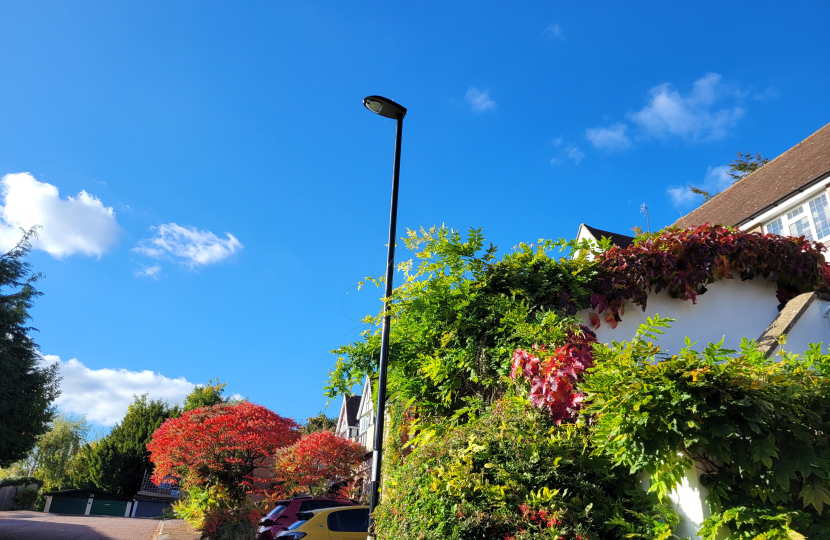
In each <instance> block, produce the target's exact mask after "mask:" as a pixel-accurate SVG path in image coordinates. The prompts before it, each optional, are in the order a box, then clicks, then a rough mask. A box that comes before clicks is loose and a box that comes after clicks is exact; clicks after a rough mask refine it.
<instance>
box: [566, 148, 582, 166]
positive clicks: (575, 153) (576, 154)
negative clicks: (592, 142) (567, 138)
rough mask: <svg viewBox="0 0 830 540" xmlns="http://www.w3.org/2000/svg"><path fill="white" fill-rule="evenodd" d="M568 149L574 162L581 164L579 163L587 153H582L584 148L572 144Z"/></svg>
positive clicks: (569, 155)
mask: <svg viewBox="0 0 830 540" xmlns="http://www.w3.org/2000/svg"><path fill="white" fill-rule="evenodd" d="M567 151H568V158H570V159H572V160H574V163H576V164H577V165H579V163H580V162H581V161H582V158H584V157H585V154H583V153H582V150H580V149H579V148H577V147H576V146H571V147H570V148H568V150H567Z"/></svg>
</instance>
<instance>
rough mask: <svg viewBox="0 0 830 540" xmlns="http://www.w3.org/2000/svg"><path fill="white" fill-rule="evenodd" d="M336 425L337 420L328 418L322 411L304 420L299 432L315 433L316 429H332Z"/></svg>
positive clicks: (305, 433) (304, 433)
mask: <svg viewBox="0 0 830 540" xmlns="http://www.w3.org/2000/svg"><path fill="white" fill-rule="evenodd" d="M336 427H337V420H335V419H334V418H329V417H328V416H326V415H325V413H324V412H323V411H320V412H319V413H317V414H316V415H314V416H312V417H311V418H309V419H308V420H306V422H305V424H304V425H303V427H301V428H300V433H302V434H303V435H309V434H311V433H317V432H318V431H334V429H335V428H336Z"/></svg>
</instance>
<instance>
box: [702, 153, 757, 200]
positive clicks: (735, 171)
mask: <svg viewBox="0 0 830 540" xmlns="http://www.w3.org/2000/svg"><path fill="white" fill-rule="evenodd" d="M769 161H770V160H769V159H767V158H765V157H761V153H760V152H759V153H758V154H757V155H756V156H753V155H752V154H751V153H749V152H747V153H746V154H742V153H740V152H738V158H737V159H736V160H735V161H733V162H732V163H730V164H729V172H728V173H727V174H728V175H729V176H731V177H732V179H733V182H732V183H733V184H734V183H735V182H737V181H738V180H740V179H742V178H743V177H745V176H746V175H748V174H749V173H751V172H754V171H756V170H758V169H760V168H761V167H763V166H764V165H766V164H767V163H769ZM689 191H691V192H692V193H694V194H695V195H703V198H704V199H705V200H707V201H709V200H711V199H712V198H713V197H714V196H715V195H717V193H714V194H713V193H712V192H710V191H706V190H704V189H700V188H697V187H695V186H689Z"/></svg>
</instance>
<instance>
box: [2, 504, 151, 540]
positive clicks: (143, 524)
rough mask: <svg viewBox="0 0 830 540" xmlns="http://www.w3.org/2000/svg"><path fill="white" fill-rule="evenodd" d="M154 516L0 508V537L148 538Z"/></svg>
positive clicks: (68, 539) (47, 539)
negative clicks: (66, 514)
mask: <svg viewBox="0 0 830 540" xmlns="http://www.w3.org/2000/svg"><path fill="white" fill-rule="evenodd" d="M159 523H160V522H159V521H158V520H155V519H136V518H123V517H106V516H65V515H59V514H44V513H42V512H25V511H22V510H19V511H16V512H0V540H150V539H151V538H152V537H153V532H154V531H155V530H156V527H158V525H159Z"/></svg>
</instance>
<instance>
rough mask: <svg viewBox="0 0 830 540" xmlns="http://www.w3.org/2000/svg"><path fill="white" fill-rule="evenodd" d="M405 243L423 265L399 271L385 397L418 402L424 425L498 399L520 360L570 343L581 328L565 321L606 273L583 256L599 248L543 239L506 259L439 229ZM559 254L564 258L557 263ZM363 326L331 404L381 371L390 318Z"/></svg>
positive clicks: (343, 355) (344, 352)
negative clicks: (523, 353)
mask: <svg viewBox="0 0 830 540" xmlns="http://www.w3.org/2000/svg"><path fill="white" fill-rule="evenodd" d="M405 242H406V246H407V247H408V248H409V249H410V250H411V251H412V252H413V254H414V256H415V257H416V258H417V259H418V261H419V262H418V265H417V266H416V267H414V266H413V264H412V261H409V262H407V263H403V264H402V265H401V268H403V269H404V270H405V273H406V277H405V280H404V283H403V284H402V285H400V286H399V287H397V288H395V290H394V291H393V294H392V298H391V313H392V318H393V322H392V330H391V337H390V355H389V357H390V359H391V363H390V368H389V379H388V389H389V390H388V391H389V395H390V397H391V398H392V399H399V400H401V401H404V402H405V401H408V400H413V401H414V402H417V403H418V405H419V412H420V414H422V415H427V416H428V415H436V416H442V415H445V414H452V412H454V411H457V410H459V409H463V408H466V407H469V406H474V407H475V406H477V404H481V403H489V402H492V401H493V400H494V399H495V398H496V397H498V395H500V394H501V393H502V392H503V391H504V388H505V382H504V381H505V379H504V378H505V377H506V376H507V375H508V374H509V373H510V366H511V358H512V355H513V351H514V350H515V349H516V348H520V347H521V348H531V347H532V346H533V344H534V343H552V342H554V341H557V340H558V338H560V337H564V336H565V335H566V334H567V332H568V329H569V328H570V326H571V325H572V324H573V323H574V322H575V321H576V320H577V319H576V318H571V319H568V318H567V317H563V316H564V315H567V314H570V315H573V314H575V313H576V311H577V310H578V309H581V308H585V307H587V306H588V302H589V299H590V295H591V291H590V289H589V288H588V284H589V282H590V281H591V280H592V279H593V278H594V277H595V275H596V272H597V271H598V269H599V268H598V265H596V264H595V263H593V262H592V261H590V260H589V259H588V258H587V257H586V256H585V253H590V252H591V250H592V249H593V247H592V246H591V245H590V244H588V242H583V243H582V244H581V245H577V243H576V242H575V241H572V242H565V241H560V242H552V241H545V240H540V242H539V243H538V244H537V245H533V246H531V245H527V244H521V245H519V246H517V249H516V250H515V251H514V252H512V253H509V254H507V255H505V256H504V257H502V259H501V260H498V258H497V256H496V251H497V250H496V247H495V246H493V245H492V244H491V245H490V246H489V247H487V248H485V247H484V237H483V236H482V234H481V231H480V230H470V231H469V232H468V234H467V237H466V238H464V239H462V236H461V234H460V233H458V232H457V231H453V230H450V229H448V228H444V227H442V228H434V227H433V228H431V229H429V230H423V229H422V230H421V231H420V232H415V231H409V235H408V238H406V240H405ZM604 247H607V243H606V244H604ZM557 252H563V254H564V256H563V257H562V258H560V259H559V260H557V259H556V258H554V257H553V255H555V253H557ZM578 252H581V253H582V254H583V255H582V256H580V257H578V258H576V259H574V258H572V257H571V256H572V255H574V254H575V253H578ZM363 321H364V323H365V324H366V325H367V326H368V329H367V330H365V331H363V332H362V334H361V339H360V340H358V341H356V342H353V343H351V344H348V345H344V346H342V347H340V348H338V349H336V350H335V351H333V353H334V354H336V355H338V360H337V364H336V366H335V369H334V371H332V372H331V373H330V379H329V383H328V386H327V387H326V390H327V395H328V396H329V397H334V396H337V395H348V394H349V392H350V390H351V388H353V387H354V386H355V385H357V384H359V383H360V382H361V381H362V379H363V377H365V375H367V374H369V375H372V374H374V372H375V369H376V366H377V362H378V358H379V355H380V328H381V325H382V322H383V314H382V313H380V314H378V315H377V316H374V317H372V316H368V317H366V318H365V319H364V320H363Z"/></svg>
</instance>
